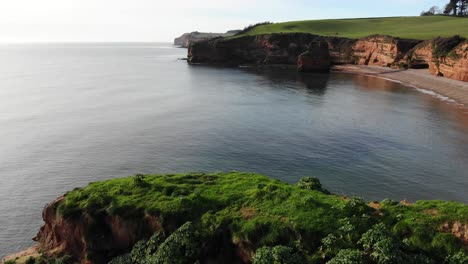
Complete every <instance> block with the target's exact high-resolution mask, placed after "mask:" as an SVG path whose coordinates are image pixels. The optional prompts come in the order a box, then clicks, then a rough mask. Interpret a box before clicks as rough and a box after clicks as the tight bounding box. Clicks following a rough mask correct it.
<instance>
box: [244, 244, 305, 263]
mask: <svg viewBox="0 0 468 264" xmlns="http://www.w3.org/2000/svg"><path fill="white" fill-rule="evenodd" d="M252 263H253V264H301V263H304V260H303V259H302V257H301V256H300V255H299V254H298V253H297V252H295V250H294V249H293V248H290V247H286V246H275V247H273V248H271V247H261V248H259V249H257V251H256V252H255V255H254V256H253V258H252Z"/></svg>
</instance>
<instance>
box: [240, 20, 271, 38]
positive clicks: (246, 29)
mask: <svg viewBox="0 0 468 264" xmlns="http://www.w3.org/2000/svg"><path fill="white" fill-rule="evenodd" d="M270 24H273V22H270V21H265V22H260V23H256V24H253V25H248V26H246V27H245V28H244V29H243V30H241V31H239V32H237V33H236V35H241V34H245V33H247V32H249V31H251V30H252V29H254V28H256V27H258V26H263V25H270Z"/></svg>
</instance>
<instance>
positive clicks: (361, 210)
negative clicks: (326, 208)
mask: <svg viewBox="0 0 468 264" xmlns="http://www.w3.org/2000/svg"><path fill="white" fill-rule="evenodd" d="M345 210H346V211H348V212H349V213H350V214H351V215H354V216H361V215H363V214H367V213H368V212H370V211H371V210H372V209H371V208H370V207H369V206H367V204H366V202H365V201H364V200H363V199H362V198H360V197H352V198H351V199H349V201H348V202H347V203H346V206H345Z"/></svg>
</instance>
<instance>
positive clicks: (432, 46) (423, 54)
mask: <svg viewBox="0 0 468 264" xmlns="http://www.w3.org/2000/svg"><path fill="white" fill-rule="evenodd" d="M453 38H456V37H453ZM453 38H446V39H447V40H449V39H453ZM438 40H439V41H440V40H442V41H443V40H444V39H441V38H438V39H434V40H427V41H424V42H423V43H421V44H419V45H417V46H416V47H415V48H413V50H411V51H410V52H409V53H408V55H407V57H408V60H409V66H410V67H411V68H421V66H426V67H427V68H428V69H429V72H430V73H431V74H433V75H437V76H444V77H447V78H451V79H455V80H460V81H465V82H467V81H468V41H466V40H465V41H463V40H461V39H460V40H459V44H458V45H456V46H455V47H453V48H452V49H450V48H449V50H446V51H445V53H443V54H438V53H439V52H438V51H437V41H438Z"/></svg>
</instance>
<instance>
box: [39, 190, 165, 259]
mask: <svg viewBox="0 0 468 264" xmlns="http://www.w3.org/2000/svg"><path fill="white" fill-rule="evenodd" d="M63 200H64V197H60V198H58V199H57V200H55V201H54V202H52V203H51V204H49V205H47V206H46V207H45V208H44V211H43V213H42V217H43V219H44V223H45V224H44V226H42V227H41V229H40V230H39V232H38V234H37V235H36V237H35V238H34V240H35V241H37V242H39V248H40V251H42V252H47V254H48V255H52V256H53V255H61V254H67V255H71V256H73V257H74V258H75V259H77V260H81V263H106V261H108V260H109V259H110V258H111V257H113V256H116V255H119V254H121V253H122V252H127V251H129V250H130V249H131V247H132V246H133V245H134V244H135V243H136V242H137V241H139V240H141V239H147V238H148V237H150V236H151V235H152V234H153V233H154V232H155V231H157V230H160V229H161V228H162V227H161V225H160V221H159V219H158V218H156V217H154V216H143V217H141V218H140V219H125V218H123V217H120V216H110V215H107V214H106V213H99V214H97V215H93V216H91V215H87V214H84V215H82V214H81V215H79V216H69V217H64V216H63V215H62V214H61V213H59V212H58V207H59V205H60V204H61V203H62V202H63Z"/></svg>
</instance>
